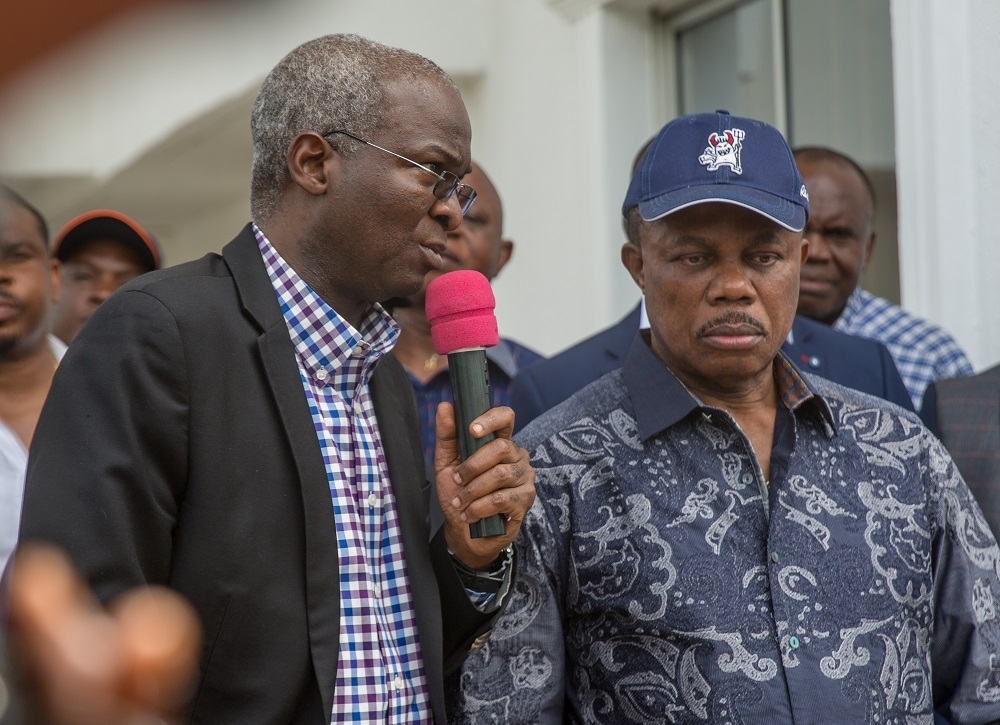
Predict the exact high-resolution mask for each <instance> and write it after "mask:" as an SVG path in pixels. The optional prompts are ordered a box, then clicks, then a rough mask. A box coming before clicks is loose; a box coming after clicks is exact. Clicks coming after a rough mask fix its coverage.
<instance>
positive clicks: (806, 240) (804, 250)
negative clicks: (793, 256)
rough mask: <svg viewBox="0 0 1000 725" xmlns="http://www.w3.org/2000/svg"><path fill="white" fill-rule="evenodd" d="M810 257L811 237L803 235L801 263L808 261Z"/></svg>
mask: <svg viewBox="0 0 1000 725" xmlns="http://www.w3.org/2000/svg"><path fill="white" fill-rule="evenodd" d="M807 259H809V237H802V258H801V259H800V260H799V265H800V266H801V265H803V264H805V263H806V260H807Z"/></svg>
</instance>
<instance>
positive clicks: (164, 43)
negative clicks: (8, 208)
mask: <svg viewBox="0 0 1000 725" xmlns="http://www.w3.org/2000/svg"><path fill="white" fill-rule="evenodd" d="M460 7H461V11H460V12H459V11H457V9H456V6H455V5H454V3H452V2H445V0H420V1H419V2H402V1H401V0H337V1H336V2H334V1H332V0H285V1H284V2H282V3H263V2H256V3H249V2H243V1H241V0H232V1H220V2H215V3H211V4H209V3H191V4H184V5H180V6H178V7H176V8H173V9H170V10H159V11H157V12H155V13H152V14H148V15H144V16H140V17H135V18H132V19H131V20H129V21H127V22H124V23H122V24H119V26H117V27H112V28H109V29H107V30H106V31H104V32H103V33H102V34H101V35H100V36H98V37H95V38H92V39H91V40H89V41H88V42H85V43H81V44H80V45H79V46H77V47H75V48H72V49H68V50H67V51H66V53H64V54H63V55H62V56H60V57H57V58H53V59H52V60H51V61H49V62H48V63H46V64H45V65H43V66H40V67H37V68H36V69H35V70H33V71H32V72H31V73H30V74H27V75H25V76H24V77H23V78H22V79H21V82H20V84H18V85H17V86H12V87H8V88H7V89H5V91H4V94H3V95H2V96H0V128H2V129H3V133H2V134H0V175H6V176H13V177H17V178H19V179H31V178H34V179H38V180H39V184H43V185H44V182H45V180H48V179H51V180H52V182H51V186H52V187H53V189H57V190H58V189H62V188H63V187H61V186H60V184H61V183H62V181H61V180H63V179H66V178H76V179H78V180H82V181H80V183H79V184H78V186H77V187H76V188H77V189H80V188H83V189H89V190H91V191H92V192H93V190H94V189H97V190H98V191H99V190H100V188H101V185H100V184H101V181H102V180H104V179H108V178H111V177H114V176H115V175H116V174H117V175H118V178H119V181H121V179H134V178H138V176H139V175H141V174H143V173H149V174H153V175H155V174H157V173H158V172H159V171H160V170H161V169H162V168H164V167H163V166H162V165H160V166H157V165H154V164H155V163H156V162H157V159H158V158H159V159H160V160H161V161H162V157H163V156H164V155H165V152H162V149H161V153H160V154H159V155H157V154H156V153H152V152H151V151H150V150H151V149H153V150H155V149H156V148H157V144H160V143H161V142H162V141H163V139H165V138H170V137H171V135H174V137H175V142H176V141H177V139H176V136H177V134H178V133H179V130H181V131H183V130H184V129H186V128H188V127H189V126H190V124H191V123H192V122H193V121H195V120H196V119H206V118H207V119H211V118H214V116H213V113H212V112H213V110H214V109H217V108H220V107H224V106H225V104H226V102H227V100H229V99H240V98H245V97H247V95H248V93H249V92H251V91H252V89H253V88H255V87H256V85H257V84H258V83H259V82H260V79H261V78H262V77H263V75H264V74H265V73H266V72H267V70H268V69H269V68H270V67H271V66H272V65H273V64H274V63H275V62H276V61H277V60H278V58H280V57H281V56H282V55H283V54H284V53H285V52H287V51H288V50H290V49H291V48H292V47H293V46H294V45H296V44H297V43H299V42H301V41H303V40H306V39H308V38H310V37H314V36H316V35H320V34H323V33H327V32H341V31H354V32H360V33H362V34H366V35H369V36H370V37H373V38H376V39H378V40H381V41H383V42H387V43H391V44H395V45H401V46H403V47H407V48H410V49H413V50H415V51H417V52H420V53H423V54H424V55H427V56H428V57H430V58H431V59H433V60H435V61H436V62H438V63H439V64H440V65H442V66H443V67H444V68H445V69H446V70H447V71H449V72H450V73H451V74H452V75H454V76H455V77H456V78H457V79H458V81H459V84H460V86H461V88H462V89H463V92H464V94H465V97H466V101H467V105H468V106H469V111H470V116H471V117H472V119H473V124H474V126H473V153H474V155H475V156H476V157H477V158H478V159H479V160H480V161H481V162H482V163H483V164H484V166H485V168H486V169H487V170H488V171H489V172H490V174H491V175H492V176H493V177H494V180H495V181H496V183H497V186H498V187H499V189H500V192H501V194H502V196H503V198H504V202H505V209H506V220H507V230H508V233H509V235H510V236H512V237H513V238H514V239H515V241H516V243H517V245H518V246H517V249H516V252H515V256H514V259H513V261H512V262H511V264H510V266H509V267H508V268H507V269H506V270H505V271H504V273H503V274H502V275H501V276H500V278H499V279H498V280H497V283H496V292H497V299H498V311H497V312H498V317H499V319H500V324H501V329H502V330H503V332H504V334H506V335H509V336H512V337H515V338H518V339H520V340H522V341H524V342H526V343H528V344H530V345H534V346H535V347H537V348H538V349H539V350H541V351H542V352H545V353H551V352H554V351H556V350H558V349H561V348H563V347H565V346H566V345H569V344H570V343H572V342H574V341H575V340H577V339H579V338H581V337H583V336H585V335H588V334H590V333H591V332H593V331H595V330H596V329H598V328H600V327H602V326H605V325H607V324H609V323H611V322H612V321H614V320H615V319H616V318H617V317H618V316H619V315H620V314H622V313H623V312H624V311H625V310H626V309H627V308H628V307H629V306H630V304H631V303H632V302H633V301H634V300H635V298H636V290H635V289H634V286H633V285H632V282H631V280H630V279H629V278H628V277H627V275H626V274H625V272H624V270H623V269H622V267H621V264H620V262H619V260H618V248H619V246H620V244H621V242H622V235H621V230H620V223H619V212H618V210H619V206H620V203H621V198H622V195H623V193H624V189H625V186H626V183H627V178H628V169H629V165H630V163H631V160H632V156H633V155H634V153H635V151H636V149H637V148H638V147H639V145H640V144H641V143H642V142H643V141H645V139H646V138H648V137H649V136H650V135H651V134H652V133H653V132H654V131H655V130H656V129H657V128H658V127H659V125H660V124H661V123H662V122H663V121H665V120H666V119H667V118H669V117H670V116H672V115H673V98H672V94H673V85H672V79H671V73H672V70H671V63H672V58H671V49H670V48H660V47H658V46H657V43H662V42H664V40H663V37H662V36H660V35H659V34H657V33H656V32H655V30H654V28H653V27H652V24H651V23H650V22H649V20H648V16H647V14H646V9H645V7H644V6H643V3H641V2H623V1H622V2H613V3H610V4H608V3H606V2H598V1H596V0H586V1H583V0H581V1H580V2H569V1H568V0H565V1H558V0H505V1H504V2H496V1H494V0H467V1H466V2H465V3H463V4H462V5H461V6H460ZM567 8H569V9H571V10H572V12H568V11H567ZM892 9H893V14H892V31H893V36H894V41H893V58H894V67H895V71H894V83H895V105H896V139H897V147H896V154H895V157H896V162H897V164H898V167H897V168H898V176H899V208H900V239H901V242H900V263H901V277H902V296H903V303H904V305H905V306H907V307H908V308H910V309H912V310H914V311H916V312H917V313H919V314H922V315H925V316H927V317H928V318H930V319H932V320H934V321H936V322H939V323H940V324H942V325H944V326H945V327H946V328H947V329H949V330H951V331H953V332H954V333H955V335H956V336H957V337H958V338H959V341H960V342H961V343H962V345H963V346H964V347H965V348H966V349H967V350H968V351H969V352H970V354H971V356H972V358H973V361H974V363H975V364H976V366H977V367H983V366H985V365H987V364H990V363H993V362H996V361H998V360H1000V329H998V327H1000V326H998V323H997V322H996V318H997V315H996V313H995V312H994V311H995V310H997V309H1000V284H997V282H998V281H1000V258H998V256H1000V243H998V242H1000V238H998V235H1000V230H998V227H997V225H996V224H995V223H992V217H991V211H992V206H993V203H994V202H993V194H994V192H993V190H994V189H996V188H1000V183H998V182H1000V178H998V176H1000V158H998V156H1000V150H997V149H1000V145H998V144H996V143H994V142H993V140H992V138H993V133H994V128H993V126H992V119H994V118H996V117H997V116H998V113H997V112H998V111H1000V93H997V92H996V89H997V81H996V79H995V69H996V68H998V67H1000V44H997V43H996V40H995V39H996V38H997V37H1000V3H998V2H996V0H894V1H893V5H892ZM234 133H237V134H244V133H245V134H248V133H249V132H248V123H247V124H246V125H243V124H242V123H241V124H238V125H237V127H236V129H235V131H234ZM180 140H181V141H182V140H183V138H181V139H180ZM244 143H245V138H244ZM240 158H241V161H240V162H239V164H237V166H239V167H240V168H237V169H235V170H234V169H229V170H227V172H226V173H225V174H222V173H220V174H219V181H218V184H220V185H226V186H229V185H232V187H233V188H232V189H231V190H230V191H229V193H228V195H227V194H225V193H220V194H218V195H217V198H216V196H213V197H212V202H211V205H206V204H202V205H201V206H202V208H198V209H192V210H190V213H189V212H188V211H186V210H183V209H182V210H175V209H173V208H171V209H170V211H169V212H168V214H169V218H170V221H171V223H170V224H167V223H164V224H163V226H162V229H164V233H165V234H166V235H167V238H168V240H169V241H170V243H171V244H173V245H175V248H176V249H178V250H182V252H179V254H180V257H178V256H177V255H174V254H172V253H171V249H169V248H168V250H167V257H168V259H170V260H171V261H175V262H176V261H180V259H181V258H187V257H190V256H195V254H197V253H199V249H198V246H199V245H201V244H208V248H212V249H217V248H218V247H219V246H220V245H221V244H222V243H223V242H224V241H226V240H227V239H228V238H229V236H231V234H232V233H233V232H234V231H235V228H234V227H235V226H236V225H237V224H238V223H239V222H240V221H241V220H242V219H245V211H244V212H243V213H242V214H241V213H240V209H241V208H243V205H244V199H245V197H246V185H247V177H246V172H245V171H244V168H245V167H243V166H242V164H244V163H246V161H244V160H242V157H240ZM123 170H124V171H123ZM216 172H219V170H218V169H211V168H201V169H194V170H192V171H189V172H188V174H187V178H188V179H193V178H194V177H195V176H199V175H200V176H203V177H204V179H202V180H203V181H204V180H205V179H208V180H209V181H210V183H212V184H214V183H216V182H215V178H216V177H215V176H213V175H212V174H213V173H216ZM159 183H160V186H159V189H161V190H162V189H163V188H164V186H165V185H166V184H168V183H170V182H169V180H162V179H161V180H160V182H159ZM185 183H189V182H187V180H186V179H185V177H183V176H181V177H180V179H179V180H178V181H177V182H175V183H173V186H178V185H181V184H185ZM120 185H121V184H120ZM131 186H133V187H135V184H132V185H131ZM38 188H41V187H40V186H39V185H36V186H34V187H32V189H33V190H34V189H38ZM67 188H68V187H67ZM53 193H55V192H53ZM135 193H136V194H138V193H141V192H135ZM161 193H162V191H161ZM67 195H68V192H66V193H64V194H63V196H67ZM77 196H78V197H80V198H81V199H83V198H85V199H86V200H87V201H88V202H92V201H96V199H95V198H94V197H93V196H86V197H83V196H80V193H78V194H77ZM146 196H147V197H148V198H150V199H151V200H152V203H157V202H159V201H160V198H161V197H160V195H159V194H157V193H150V194H146ZM202 196H204V195H202ZM67 203H68V202H67ZM80 203H82V201H80ZM43 210H44V208H43ZM215 210H217V213H215ZM220 219H221V220H223V221H222V222H220V221H219V220H220ZM231 219H235V221H230V220H231ZM171 235H173V236H171ZM192 240H194V241H192Z"/></svg>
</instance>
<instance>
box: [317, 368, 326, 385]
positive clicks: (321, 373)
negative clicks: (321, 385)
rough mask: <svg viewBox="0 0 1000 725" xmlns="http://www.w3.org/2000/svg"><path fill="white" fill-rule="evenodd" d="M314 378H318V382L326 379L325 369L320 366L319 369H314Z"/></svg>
mask: <svg viewBox="0 0 1000 725" xmlns="http://www.w3.org/2000/svg"><path fill="white" fill-rule="evenodd" d="M316 379H317V380H319V381H320V382H322V381H324V380H326V370H324V369H323V368H320V369H319V370H317V371H316Z"/></svg>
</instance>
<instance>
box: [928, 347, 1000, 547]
mask: <svg viewBox="0 0 1000 725" xmlns="http://www.w3.org/2000/svg"><path fill="white" fill-rule="evenodd" d="M920 417H921V418H922V419H923V421H924V423H926V424H927V427H928V428H930V429H931V430H932V431H934V432H935V433H936V434H937V436H938V438H940V439H941V442H942V443H944V445H945V448H947V449H948V452H949V453H950V454H951V457H952V458H954V459H955V464H956V465H957V466H958V470H959V472H961V474H962V478H964V479H965V482H966V483H967V484H969V489H970V490H971V491H972V495H973V496H975V498H976V501H977V503H979V507H980V508H981V509H982V510H983V514H984V515H985V516H986V520H987V521H988V522H989V524H990V526H991V527H992V528H993V533H994V534H995V535H1000V365H997V366H995V367H992V368H990V369H989V370H985V371H983V372H981V373H979V374H978V375H973V376H972V377H968V378H954V379H948V380H938V381H936V382H934V383H931V384H930V386H929V387H928V388H927V392H926V393H924V402H923V406H922V407H921V409H920Z"/></svg>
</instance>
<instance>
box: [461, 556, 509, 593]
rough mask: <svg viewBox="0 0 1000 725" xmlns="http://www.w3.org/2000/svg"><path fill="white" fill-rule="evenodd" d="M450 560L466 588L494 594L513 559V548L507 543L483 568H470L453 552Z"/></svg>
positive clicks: (501, 584)
mask: <svg viewBox="0 0 1000 725" xmlns="http://www.w3.org/2000/svg"><path fill="white" fill-rule="evenodd" d="M451 560H452V563H454V565H455V571H456V572H457V573H458V578H459V580H460V581H461V582H462V585H463V586H464V587H465V588H466V589H469V590H471V591H474V592H481V593H483V594H496V593H497V592H498V591H500V587H502V586H503V582H504V579H505V578H506V574H507V569H508V568H509V567H510V564H511V562H512V561H513V560H514V549H513V547H511V546H510V545H508V546H507V547H506V548H505V549H503V551H501V552H500V556H498V557H497V558H496V559H495V560H494V561H493V563H492V564H490V566H489V568H488V569H485V570H477V569H470V568H469V567H467V566H466V565H465V564H463V563H462V560H461V559H459V558H458V557H457V556H455V555H454V554H452V555H451Z"/></svg>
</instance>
